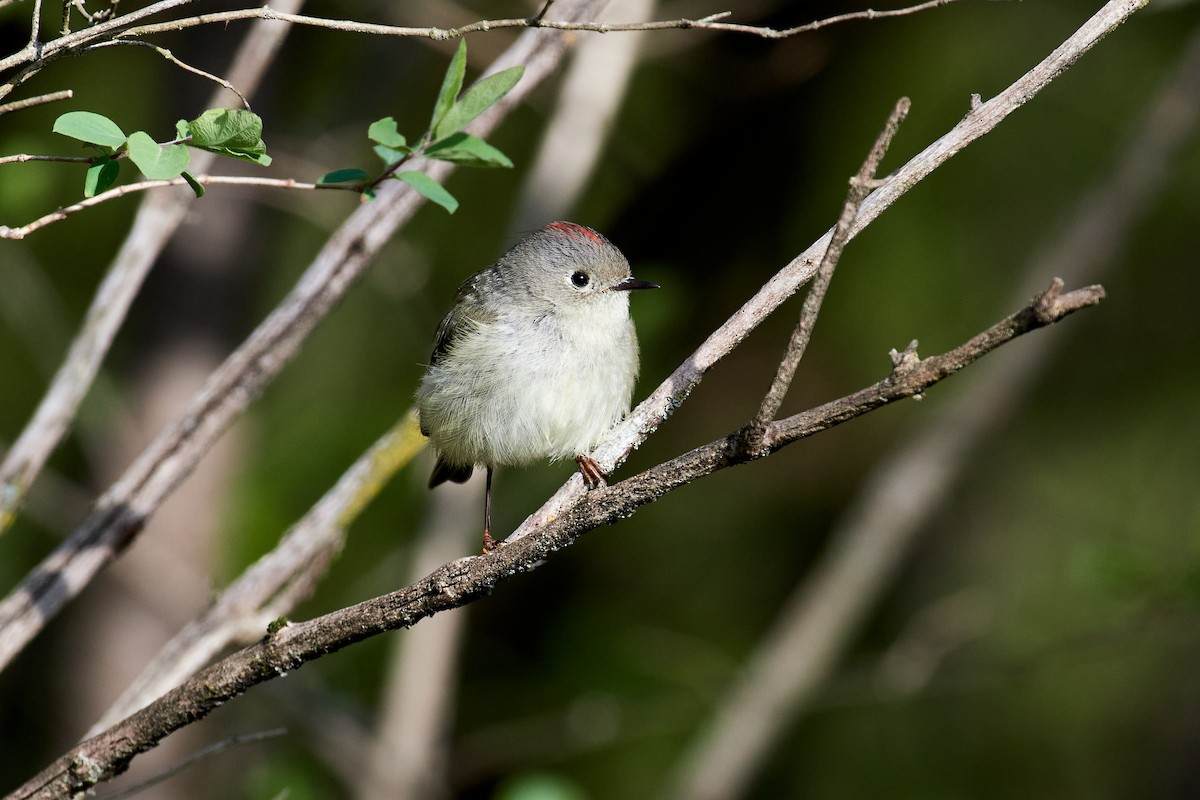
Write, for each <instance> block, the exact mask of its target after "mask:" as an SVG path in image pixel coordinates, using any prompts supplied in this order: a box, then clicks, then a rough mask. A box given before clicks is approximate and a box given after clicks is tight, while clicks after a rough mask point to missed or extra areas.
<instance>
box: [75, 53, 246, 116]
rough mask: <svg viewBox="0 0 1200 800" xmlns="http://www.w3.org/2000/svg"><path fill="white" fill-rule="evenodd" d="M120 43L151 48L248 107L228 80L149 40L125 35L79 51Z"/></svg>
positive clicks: (243, 96)
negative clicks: (217, 86)
mask: <svg viewBox="0 0 1200 800" xmlns="http://www.w3.org/2000/svg"><path fill="white" fill-rule="evenodd" d="M120 45H136V46H138V47H148V48H150V49H151V50H153V51H154V52H156V53H158V54H159V55H160V56H162V57H163V58H165V59H166V60H167V61H170V62H171V63H172V64H174V65H175V66H177V67H179V68H180V69H182V70H184V71H185V72H190V73H192V74H193V75H199V76H200V77H201V78H204V79H206V80H210V81H212V82H213V83H215V84H217V85H219V86H222V87H224V88H225V89H228V90H229V91H231V92H233V93H234V94H235V95H237V98H238V100H240V101H241V103H242V105H243V106H244V107H246V108H250V101H249V100H247V99H246V96H245V95H244V94H242V93H241V92H239V91H238V90H237V88H236V87H235V86H234V85H233V84H232V83H230V82H229V81H227V80H225V79H224V78H222V77H220V76H218V75H213V74H212V73H211V72H205V71H204V70H202V69H200V68H199V67H193V66H192V65H191V64H188V63H186V62H184V61H182V60H180V59H179V58H178V57H177V56H176V55H175V54H174V53H172V52H171V51H170V50H168V49H167V48H165V47H159V46H158V45H156V44H152V43H150V42H143V41H142V40H141V39H133V38H129V37H126V36H122V37H121V38H120V39H113V40H112V41H108V42H100V43H98V44H93V45H89V46H87V47H83V48H80V50H79V52H80V53H88V52H91V51H93V50H99V49H101V48H104V47H115V46H120Z"/></svg>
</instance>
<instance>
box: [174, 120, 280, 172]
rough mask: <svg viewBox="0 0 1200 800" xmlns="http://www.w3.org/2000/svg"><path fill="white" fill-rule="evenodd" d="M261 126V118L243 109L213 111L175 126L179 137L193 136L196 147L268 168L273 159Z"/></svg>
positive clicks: (191, 142)
mask: <svg viewBox="0 0 1200 800" xmlns="http://www.w3.org/2000/svg"><path fill="white" fill-rule="evenodd" d="M262 127H263V125H262V117H260V116H258V114H255V113H253V112H251V111H246V110H245V109H241V108H210V109H209V110H208V111H205V112H204V113H203V114H201V115H200V116H199V117H197V118H196V119H194V120H192V121H191V122H186V123H184V122H182V121H181V123H177V124H176V126H175V128H176V130H177V131H180V137H179V138H181V139H182V138H184V136H185V135H187V136H191V137H192V138H191V141H190V144H191V145H192V146H194V147H198V148H200V149H201V150H208V151H209V152H210V153H216V154H217V155H219V156H227V157H229V158H238V159H241V160H242V161H250V162H252V163H254V164H259V165H261V166H264V167H266V166H270V164H271V157H270V156H269V155H267V145H266V143H264V142H263V140H262ZM185 128H186V133H184V132H183V131H184V129H185Z"/></svg>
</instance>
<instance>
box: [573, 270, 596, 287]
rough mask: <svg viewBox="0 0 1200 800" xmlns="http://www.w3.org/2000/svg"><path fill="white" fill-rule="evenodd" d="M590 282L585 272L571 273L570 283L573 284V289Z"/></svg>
mask: <svg viewBox="0 0 1200 800" xmlns="http://www.w3.org/2000/svg"><path fill="white" fill-rule="evenodd" d="M590 280H591V278H589V277H588V274H587V273H586V272H583V271H578V272H572V273H571V283H573V284H575V288H577V289H582V288H583V287H585V286H587V285H588V282H589V281H590Z"/></svg>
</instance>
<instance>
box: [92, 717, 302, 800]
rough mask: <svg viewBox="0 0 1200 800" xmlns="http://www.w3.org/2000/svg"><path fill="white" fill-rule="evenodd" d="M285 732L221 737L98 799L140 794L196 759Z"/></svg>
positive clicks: (281, 729)
mask: <svg viewBox="0 0 1200 800" xmlns="http://www.w3.org/2000/svg"><path fill="white" fill-rule="evenodd" d="M286 734H287V728H272V729H271V730H269V731H259V732H258V733H244V734H241V735H240V736H230V737H229V738H227V739H222V740H221V741H219V742H214V743H213V744H210V745H209V746H208V747H205V748H203V749H201V750H197V751H196V752H195V753H192V754H191V755H190V756H188V757H187V758H185V759H183V760H182V761H179V762H178V763H176V764H172V765H171V766H170V767H168V768H166V769H164V770H162V771H161V772H159V773H157V774H155V775H151V776H150V777H149V778H147V779H146V780H144V781H140V782H139V783H136V784H134V785H133V786H128V787H126V788H124V789H122V790H121V791H119V792H113V793H112V794H106V795H104V797H102V798H101V799H100V800H125V798H127V797H133V796H135V795H137V794H140V793H141V792H144V791H145V790H147V789H149V788H150V787H151V786H157V785H158V784H160V783H162V782H163V781H165V780H167V779H168V778H170V777H172V776H174V775H178V774H179V773H180V772H182V771H183V770H185V769H187V768H188V767H190V766H192V765H193V764H195V763H196V762H198V761H203V760H204V759H206V758H211V757H212V756H215V755H220V754H221V753H225V752H228V751H230V750H234V749H237V748H239V747H243V746H245V745H248V744H258V743H259V742H265V741H269V740H271V739H278V738H279V737H280V736H284V735H286Z"/></svg>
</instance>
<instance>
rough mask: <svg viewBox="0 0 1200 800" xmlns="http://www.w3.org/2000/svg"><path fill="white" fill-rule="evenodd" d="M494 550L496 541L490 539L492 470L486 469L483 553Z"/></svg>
mask: <svg viewBox="0 0 1200 800" xmlns="http://www.w3.org/2000/svg"><path fill="white" fill-rule="evenodd" d="M495 549H496V540H495V539H493V538H492V468H491V467H488V468H487V488H485V489H484V491H483V552H485V553H490V552H492V551H493V550H495Z"/></svg>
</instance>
